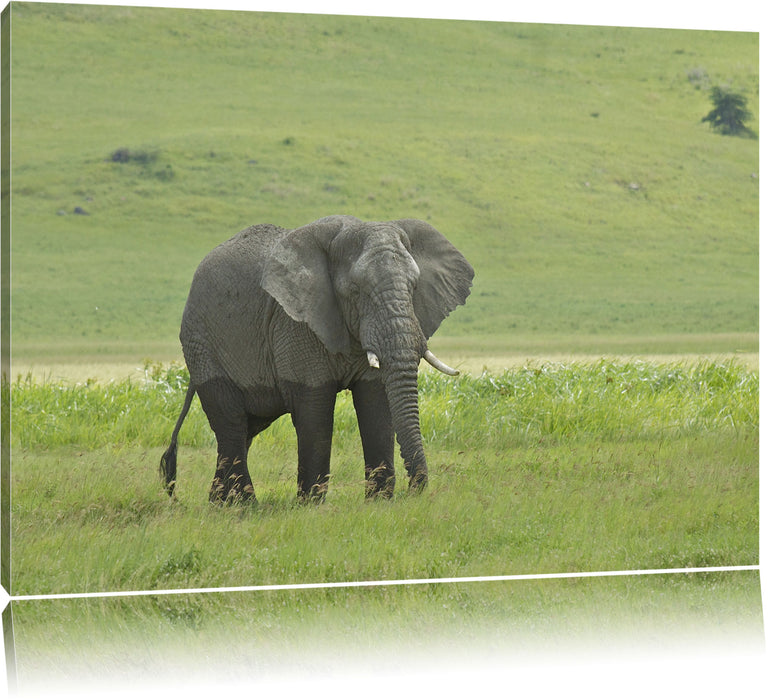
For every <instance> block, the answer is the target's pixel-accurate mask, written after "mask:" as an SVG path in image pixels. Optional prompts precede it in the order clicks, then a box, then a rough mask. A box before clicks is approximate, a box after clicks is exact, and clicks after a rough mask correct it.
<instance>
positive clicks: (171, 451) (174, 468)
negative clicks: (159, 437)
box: [159, 384, 195, 496]
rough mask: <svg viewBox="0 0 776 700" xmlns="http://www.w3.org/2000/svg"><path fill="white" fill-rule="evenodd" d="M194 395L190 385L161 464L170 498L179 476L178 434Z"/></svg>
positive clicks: (160, 470) (160, 467)
mask: <svg viewBox="0 0 776 700" xmlns="http://www.w3.org/2000/svg"><path fill="white" fill-rule="evenodd" d="M194 394H195V390H194V386H193V385H192V384H189V388H188V390H187V391H186V398H185V399H184V401H183V408H182V409H181V414H180V415H179V416H178V422H177V423H176V424H175V428H174V429H173V431H172V439H171V440H170V446H169V447H168V448H167V451H166V452H165V453H164V454H163V455H162V461H161V462H160V463H159V472H160V473H161V475H162V478H163V479H164V486H165V488H166V489H167V495H168V496H172V492H173V490H174V489H175V479H176V477H177V474H178V433H179V432H180V429H181V426H182V425H183V421H184V420H185V418H186V414H187V413H188V412H189V409H190V408H191V402H192V400H193V399H194Z"/></svg>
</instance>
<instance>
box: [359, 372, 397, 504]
mask: <svg viewBox="0 0 776 700" xmlns="http://www.w3.org/2000/svg"><path fill="white" fill-rule="evenodd" d="M351 392H352V393H353V406H354V407H355V409H356V417H357V418H358V429H359V432H360V433H361V446H362V447H363V449H364V465H365V469H364V476H365V483H366V488H365V492H366V497H367V498H374V497H375V496H381V497H383V498H391V497H392V496H393V488H394V486H395V484H396V474H395V472H394V466H393V453H394V432H393V424H392V423H391V411H390V409H389V407H388V399H387V398H386V396H385V387H384V386H383V383H382V382H381V381H380V380H379V379H373V380H365V379H361V380H359V381H357V382H356V383H355V384H353V386H352V387H351Z"/></svg>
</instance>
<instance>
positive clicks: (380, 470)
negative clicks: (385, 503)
mask: <svg viewBox="0 0 776 700" xmlns="http://www.w3.org/2000/svg"><path fill="white" fill-rule="evenodd" d="M395 485H396V475H395V474H394V471H393V469H392V468H390V467H387V466H385V465H384V464H381V465H380V466H379V467H375V468H374V469H370V468H368V467H367V469H366V480H365V488H364V492H365V497H366V498H367V499H374V498H386V499H387V498H392V497H393V489H394V486H395Z"/></svg>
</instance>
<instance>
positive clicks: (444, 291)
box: [393, 219, 474, 338]
mask: <svg viewBox="0 0 776 700" xmlns="http://www.w3.org/2000/svg"><path fill="white" fill-rule="evenodd" d="M393 223H395V224H396V225H398V226H400V227H401V228H402V229H404V231H405V232H406V234H407V236H408V237H409V239H410V247H411V249H410V253H411V254H412V257H413V258H415V262H416V263H417V265H418V267H419V268H420V278H419V279H418V285H417V287H416V288H415V296H414V297H413V305H414V307H415V315H416V316H417V318H418V321H419V322H420V327H421V328H422V329H423V333H424V334H425V336H426V338H430V337H431V335H432V333H434V331H436V329H437V328H439V324H441V323H442V321H443V320H444V319H445V318H446V317H447V316H448V315H449V314H450V312H451V311H452V310H453V309H455V307H456V306H460V305H461V304H463V303H464V302H465V301H466V297H468V296H469V292H470V291H471V286H472V280H473V279H474V269H473V268H472V266H471V265H470V264H469V262H468V261H467V260H466V258H464V257H463V255H462V254H461V253H460V251H459V250H458V249H457V248H456V247H455V246H454V245H453V244H452V243H450V241H448V240H447V239H446V238H445V237H444V236H443V235H442V234H441V233H439V231H437V230H436V229H435V228H434V227H433V226H431V224H427V223H426V222H425V221H420V220H418V219H402V220H400V221H395V222H393Z"/></svg>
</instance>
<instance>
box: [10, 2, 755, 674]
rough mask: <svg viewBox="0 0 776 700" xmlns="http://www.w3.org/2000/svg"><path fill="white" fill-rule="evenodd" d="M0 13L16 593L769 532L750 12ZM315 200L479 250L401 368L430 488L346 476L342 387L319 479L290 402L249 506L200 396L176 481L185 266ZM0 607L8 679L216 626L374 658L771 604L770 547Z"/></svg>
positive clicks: (736, 619)
mask: <svg viewBox="0 0 776 700" xmlns="http://www.w3.org/2000/svg"><path fill="white" fill-rule="evenodd" d="M10 13H11V22H12V25H11V27H12V28H11V36H12V41H13V54H12V58H13V64H12V71H13V83H12V98H13V110H12V119H11V128H12V137H13V139H12V143H13V160H12V198H13V209H12V212H11V224H12V238H11V253H12V273H13V274H12V278H11V281H10V284H11V292H12V314H13V315H12V339H13V344H12V353H13V354H12V357H11V376H10V377H9V378H8V381H7V383H6V385H5V387H4V389H5V392H4V396H5V397H6V400H7V402H8V401H9V402H10V415H11V435H10V446H11V455H12V464H11V467H12V471H11V489H12V512H11V521H12V537H13V546H12V552H11V558H10V562H11V574H12V575H11V582H12V590H11V592H12V594H14V595H36V594H49V593H79V592H85V591H129V590H153V589H156V590H162V589H180V588H197V587H212V586H238V585H257V584H285V583H302V582H325V581H329V582H333V581H363V580H386V579H397V578H437V577H456V576H485V575H492V574H493V575H497V574H521V573H553V572H561V571H563V572H584V571H602V570H623V569H644V568H658V569H664V568H676V567H705V566H731V565H751V564H756V563H757V561H758V447H759V405H758V395H759V373H758V369H757V351H758V312H759V302H758V210H759V205H758V171H759V162H758V143H757V139H756V138H755V137H754V135H755V134H756V133H757V132H758V101H759V94H758V91H759V67H758V37H757V35H754V34H745V33H733V32H706V31H674V30H649V29H628V28H614V27H581V26H580V27H572V26H562V25H554V26H543V25H526V24H505V23H492V22H454V21H440V20H400V19H386V18H369V17H338V16H312V15H288V14H264V13H239V12H201V11H199V12H198V11H185V10H183V11H181V10H163V9H147V8H145V9H144V8H134V7H107V6H75V5H52V4H36V3H16V4H12V6H11V10H10ZM715 86H730V89H731V90H733V91H734V92H735V93H736V94H740V95H744V96H745V97H746V108H747V110H748V111H749V113H750V116H749V117H748V119H747V122H746V123H747V128H748V129H750V131H751V133H750V134H749V136H751V137H750V138H740V137H732V136H729V135H724V134H722V133H719V132H718V131H716V130H714V129H712V128H711V127H710V125H709V124H708V123H705V122H704V121H703V118H704V116H705V115H707V114H708V113H709V109H710V106H711V97H712V95H713V94H714V93H713V89H714V87H715ZM332 213H348V214H353V215H356V216H359V217H360V218H363V219H381V220H384V219H393V218H405V217H417V218H422V219H426V220H428V221H430V222H431V223H432V224H433V225H434V226H436V227H437V228H438V229H439V230H440V231H442V232H443V233H444V234H445V235H446V236H447V237H448V238H449V239H450V240H451V241H452V242H453V243H454V244H455V245H456V247H458V248H459V249H460V250H461V251H462V252H463V253H464V254H465V255H466V257H467V258H468V259H469V260H470V261H471V262H472V264H473V266H474V268H475V270H476V277H475V283H474V289H473V292H472V295H471V297H470V298H469V300H468V301H467V304H466V306H464V307H462V308H460V309H458V310H457V311H455V312H454V313H453V314H452V315H451V317H450V318H449V319H447V320H446V321H445V323H444V324H443V325H442V327H441V329H440V331H439V332H438V334H437V335H436V336H435V337H434V338H433V339H432V343H431V345H432V347H433V349H434V351H435V352H436V353H437V354H438V355H439V356H440V357H441V358H442V359H444V360H445V361H447V362H451V363H458V364H459V365H460V366H461V367H463V368H464V372H463V374H462V375H461V376H460V377H458V378H456V379H447V378H442V377H437V376H435V375H431V374H427V373H423V374H422V375H421V381H420V391H421V398H420V402H421V421H422V423H421V427H422V430H423V432H424V436H425V438H426V442H427V446H428V456H429V466H430V479H431V481H430V486H429V488H428V489H427V490H426V492H425V493H424V494H422V495H421V496H420V497H412V496H410V495H408V494H407V492H406V488H405V484H404V483H403V482H402V481H401V480H400V483H399V486H398V488H397V494H396V497H395V498H394V499H393V501H391V502H384V501H379V502H369V503H365V502H364V499H363V466H362V465H361V462H360V456H359V440H358V435H357V431H356V429H355V425H356V422H355V416H354V413H353V410H352V407H351V406H350V400H349V397H348V395H347V394H343V395H341V398H340V401H339V402H338V408H337V414H336V419H335V437H334V454H333V464H332V474H333V480H332V485H331V488H330V491H329V495H328V497H327V500H326V502H325V503H324V504H323V505H322V506H320V507H300V506H298V505H297V504H296V502H295V498H294V496H295V488H296V474H295V459H296V457H295V441H294V435H293V429H292V427H291V425H290V422H289V421H287V420H284V419H281V420H280V421H278V422H277V423H276V424H275V425H273V426H272V427H271V428H270V429H269V430H267V431H266V432H265V433H263V434H262V435H261V436H260V437H259V438H258V439H257V440H256V442H255V444H254V447H253V448H252V451H251V454H250V457H249V462H250V468H251V472H252V475H253V477H254V483H255V485H256V488H257V505H256V506H255V507H253V508H214V507H211V506H210V505H209V504H208V503H207V487H208V484H209V481H210V479H211V478H212V475H213V471H214V468H215V446H214V441H213V436H212V433H211V432H210V430H209V428H208V425H207V421H206V419H205V417H204V415H203V414H202V412H201V409H200V408H199V405H198V404H197V403H196V402H195V405H194V407H193V411H192V414H191V415H190V417H189V419H188V422H187V423H186V424H185V426H184V429H183V432H182V434H181V445H180V449H179V481H178V486H177V490H176V494H177V499H176V500H175V501H170V500H169V499H168V498H167V497H166V495H165V494H164V492H163V489H162V488H161V483H160V481H159V479H158V476H157V468H158V462H159V457H160V456H161V452H162V451H163V450H164V447H165V443H166V442H167V440H168V439H169V435H170V432H171V430H172V426H173V424H174V421H175V418H176V416H177V413H178V411H179V409H180V405H181V403H182V399H183V393H184V391H185V382H186V379H187V375H186V372H185V369H184V368H183V367H182V366H181V358H180V351H179V347H178V343H177V331H178V324H179V320H180V314H181V311H182V308H183V304H184V302H185V298H186V293H187V291H188V285H189V283H190V280H191V276H192V274H193V272H194V269H195V268H196V265H197V264H198V263H199V261H200V260H201V259H202V257H203V256H204V255H205V254H206V253H207V252H208V251H209V250H210V249H211V248H213V247H214V246H215V245H217V244H218V243H220V242H221V241H223V240H224V239H226V238H227V237H229V236H231V235H232V234H234V233H236V232H237V231H239V230H240V229H241V228H243V227H245V226H247V225H250V224H253V223H259V222H272V223H276V224H278V225H282V226H287V227H292V226H297V225H301V224H304V223H306V222H308V221H311V220H313V219H315V218H318V217H320V216H323V215H327V214H332ZM561 355H562V356H564V357H565V358H567V359H564V360H563V361H560V360H558V359H557V357H558V356H561ZM657 355H659V356H660V359H657V358H656V356H657ZM737 355H740V356H741V357H742V358H745V360H746V361H741V360H740V359H737V357H736V356H737ZM583 356H584V359H582V357H583ZM494 357H498V358H499V362H498V367H495V366H494V363H493V362H492V360H493V358H494ZM551 357H554V358H556V359H554V360H550V359H548V358H551ZM527 358H533V359H527ZM488 365H491V367H490V369H485V368H486V367H487V366H488ZM61 366H67V367H70V370H69V371H68V372H65V373H62V374H61V375H60V373H59V370H57V371H53V370H51V369H49V368H53V367H61ZM99 366H103V367H115V368H116V369H115V370H112V371H111V372H110V373H109V374H110V376H105V373H104V372H102V371H97V370H94V371H93V370H92V368H93V367H99ZM73 368H75V369H74V370H73ZM79 368H80V369H79ZM133 368H140V370H139V371H135V372H133V376H132V377H131V378H130V377H128V376H127V375H128V373H129V370H130V369H133ZM4 408H5V407H4ZM14 606H15V608H14V615H15V623H16V631H17V637H18V645H17V653H18V654H19V662H20V664H19V673H20V678H22V679H23V680H24V679H26V680H28V681H31V680H32V679H33V678H35V677H37V678H39V679H40V678H45V674H46V673H48V674H49V676H50V677H52V678H54V677H56V676H57V675H58V674H62V675H66V674H67V672H68V669H72V668H73V665H76V666H77V665H78V663H82V664H83V665H84V668H86V670H87V672H94V673H98V672H100V669H101V668H105V667H112V668H116V669H119V668H123V667H122V662H124V661H127V660H128V659H129V660H130V661H129V663H130V666H132V667H133V668H134V667H137V668H142V667H143V664H144V663H146V662H147V660H148V658H151V657H154V653H153V651H154V650H155V649H156V646H155V645H156V644H162V645H165V648H171V647H173V646H174V643H173V642H172V641H171V640H173V639H176V640H178V641H179V642H180V643H181V648H182V649H183V648H184V647H185V648H186V649H188V650H191V649H196V650H199V651H202V654H204V655H205V656H207V655H208V654H209V653H210V652H209V651H208V649H209V648H210V647H209V646H208V645H209V644H211V642H212V644H214V645H221V646H223V645H225V644H226V643H227V642H226V639H227V638H231V637H230V634H233V635H234V636H235V638H237V639H239V640H241V642H245V640H252V641H249V642H246V644H247V646H244V647H243V648H244V649H247V650H248V651H246V655H250V653H252V652H253V651H256V652H257V654H259V656H260V655H261V653H263V654H264V656H262V657H261V658H263V659H266V664H267V665H268V666H269V665H271V664H272V663H273V659H277V658H278V656H277V655H279V654H282V652H283V650H287V649H289V648H291V647H296V648H298V647H299V645H302V646H304V645H305V644H308V643H312V641H311V640H318V639H320V638H322V637H326V635H332V636H331V637H328V638H330V639H333V638H335V636H336V638H337V639H342V638H346V639H349V640H352V642H353V644H354V645H355V644H360V645H361V648H369V649H373V650H375V653H379V651H380V650H381V649H382V648H383V647H382V644H383V643H384V642H386V641H387V638H390V639H393V640H395V641H396V643H397V645H401V644H402V643H403V642H407V644H408V645H409V646H410V647H412V643H413V642H418V640H423V639H429V638H430V637H431V636H432V635H441V636H440V638H441V639H443V640H445V639H453V638H456V639H459V640H477V642H478V643H483V642H484V641H487V640H493V643H494V644H495V643H498V641H499V640H501V641H504V642H505V643H506V641H505V640H507V641H508V642H509V643H510V644H512V643H517V644H518V646H519V644H520V643H521V642H520V641H519V640H521V639H522V640H523V643H525V644H527V645H530V644H532V643H533V642H534V641H536V640H538V639H539V638H544V637H543V635H545V634H547V635H549V634H550V633H552V634H553V635H561V636H562V635H564V634H566V633H567V634H568V635H569V637H570V638H572V639H577V640H579V639H586V638H587V635H590V634H592V635H596V634H601V633H602V631H603V633H604V634H605V633H606V632H607V630H609V631H614V630H617V631H618V633H619V632H623V633H624V634H626V636H627V635H632V636H634V637H635V638H639V639H642V638H645V637H649V638H650V639H663V638H665V637H667V636H671V635H674V634H675V633H677V632H678V631H679V630H685V631H686V630H690V629H695V628H697V629H698V630H701V634H705V632H704V630H705V631H708V630H715V631H716V632H720V630H722V631H723V632H725V631H730V630H733V631H739V632H741V631H743V632H745V634H746V635H747V636H749V638H757V636H758V634H759V633H760V632H761V624H762V617H761V607H760V598H759V576H758V574H757V573H756V572H735V573H727V574H713V575H698V574H696V575H692V576H688V575H682V576H674V577H672V576H649V577H641V578H629V579H617V580H616V581H615V580H602V581H599V582H596V583H593V582H588V581H585V582H580V581H577V582H573V581H560V582H558V581H554V582H530V583H527V582H511V583H504V584H493V585H491V584H476V583H472V584H466V585H463V584H457V585H452V584H450V585H448V584H445V585H442V584H426V585H422V586H414V587H405V588H402V587H383V588H380V587H374V588H369V589H363V590H362V589H358V590H332V591H323V592H322V591H294V592H289V591H286V592H282V593H281V592H275V593H272V592H270V593H268V592H253V593H241V594H236V593H235V594H228V593H224V594H220V595H219V596H212V595H211V596H196V595H188V596H174V595H173V596H161V595H160V596H155V597H147V598H146V597H143V598H137V599H131V600H130V599H128V600H123V599H122V600H79V601H63V600H52V601H40V600H28V601H16V602H14ZM74 620H78V621H79V623H78V626H77V627H76V628H75V629H74V628H73V621H74ZM377 630H384V631H385V632H386V635H387V637H385V636H383V637H381V638H380V639H379V640H378V635H377ZM486 630H487V632H485V631H486ZM421 631H422V634H421ZM529 631H533V632H535V634H533V633H530V634H529ZM424 635H426V636H424ZM521 635H523V636H521ZM526 635H527V636H526ZM734 636H735V635H734ZM87 639H88V640H97V639H99V640H102V641H101V644H102V645H103V648H104V649H105V653H104V654H103V655H102V656H100V655H99V654H98V655H96V656H95V655H94V654H93V653H91V654H89V653H84V655H83V656H79V654H80V653H81V652H80V651H79V643H80V642H83V641H84V640H87ZM139 639H142V640H144V641H143V644H141V645H140V646H137V641H138V640H139ZM206 640H207V641H206ZM526 640H527V641H526ZM63 644H65V645H67V646H68V649H70V652H69V655H68V656H66V657H63V656H62V655H61V649H62V645H63ZM133 645H134V647H133ZM87 646H88V645H87ZM90 648H91V649H92V650H93V649H94V646H91V647H90ZM130 648H134V649H135V652H133V653H134V655H133V653H130V652H127V651H126V650H127V649H130ZM271 648H274V649H276V650H277V651H276V652H275V656H273V654H272V653H269V652H268V650H269V649H271ZM199 651H197V653H199ZM174 657H175V654H174V653H171V656H170V657H165V659H168V660H169V659H172V658H174ZM63 658H67V659H69V660H70V661H71V662H73V663H72V664H68V663H65V662H63V661H61V659H63ZM100 658H102V659H103V662H102V666H100V662H99V659H100ZM144 659H145V660H144ZM160 663H161V662H160ZM170 663H171V662H170ZM262 663H265V662H264V661H263V662H262ZM133 664H134V666H133ZM167 670H169V669H167Z"/></svg>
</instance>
